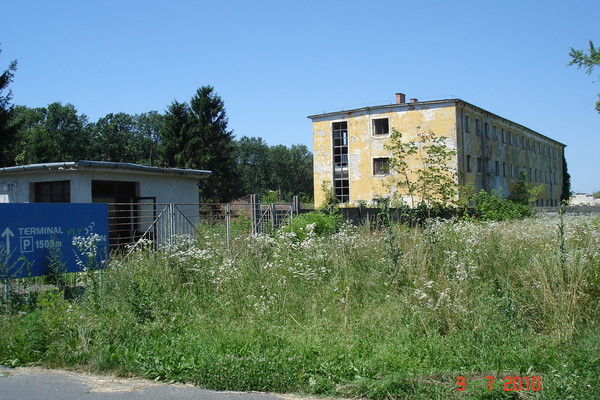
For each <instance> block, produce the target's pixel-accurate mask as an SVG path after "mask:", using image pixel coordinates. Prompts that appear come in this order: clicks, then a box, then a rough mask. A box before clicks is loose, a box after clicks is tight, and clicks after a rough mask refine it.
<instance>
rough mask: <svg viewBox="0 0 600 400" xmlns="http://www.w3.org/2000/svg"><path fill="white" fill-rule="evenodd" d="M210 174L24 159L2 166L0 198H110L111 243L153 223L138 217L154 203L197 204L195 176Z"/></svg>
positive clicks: (44, 200) (32, 200)
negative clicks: (29, 162) (11, 164)
mask: <svg viewBox="0 0 600 400" xmlns="http://www.w3.org/2000/svg"><path fill="white" fill-rule="evenodd" d="M210 175H211V172H210V171H203V170H192V169H179V168H160V167H150V166H144V165H138V164H128V163H117V162H104V161H77V162H60V163H45V164H31V165H22V166H16V167H7V168H0V203H109V221H110V224H111V227H110V229H111V232H110V235H111V244H115V243H116V242H128V241H131V239H133V238H136V237H139V236H140V235H141V233H143V232H145V231H147V230H148V229H150V228H152V229H156V226H153V227H150V224H151V223H152V221H153V219H152V218H142V217H144V216H148V217H151V216H153V215H155V214H156V210H157V208H156V204H157V203H190V204H198V202H199V197H198V184H199V181H201V180H204V179H207V178H208V177H209V176H210ZM0 206H1V205H0ZM154 236H156V235H154Z"/></svg>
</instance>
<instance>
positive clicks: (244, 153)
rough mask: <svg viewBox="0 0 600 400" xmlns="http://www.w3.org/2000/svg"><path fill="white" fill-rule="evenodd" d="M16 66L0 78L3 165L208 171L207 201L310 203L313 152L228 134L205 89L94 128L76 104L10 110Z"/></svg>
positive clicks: (217, 104)
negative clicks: (81, 163) (262, 198)
mask: <svg viewBox="0 0 600 400" xmlns="http://www.w3.org/2000/svg"><path fill="white" fill-rule="evenodd" d="M15 71H16V62H12V63H11V64H10V65H9V68H8V69H7V70H5V71H4V73H3V74H2V75H0V166H2V167H6V166H13V165H26V164H36V163H46V162H62V161H78V160H95V161H112V162H125V163H136V164H143V165H150V166H159V167H172V168H192V169H203V170H210V171H212V172H213V174H212V175H211V177H210V178H209V179H208V180H207V181H205V182H203V183H202V185H201V187H200V192H201V193H200V198H201V199H202V201H221V202H226V201H231V200H233V199H236V198H239V197H243V196H246V195H248V194H253V193H259V194H263V195H267V197H268V198H269V199H270V200H273V201H277V200H281V201H289V200H290V199H291V197H292V196H293V195H303V196H304V197H305V200H307V201H309V199H310V198H311V197H312V190H313V183H312V153H311V152H310V151H309V150H308V148H307V147H306V146H305V145H292V146H291V147H287V146H283V145H276V146H269V145H268V144H267V143H266V142H265V141H264V140H263V139H261V138H256V137H246V136H242V137H241V138H240V139H238V140H236V139H235V138H234V135H233V132H232V131H231V130H229V129H228V126H227V125H228V118H227V113H226V109H225V105H224V102H223V100H222V99H221V98H220V97H219V96H218V95H217V94H216V93H215V91H214V88H213V87H211V86H202V87H200V88H199V89H198V90H197V91H196V93H195V94H194V95H193V96H192V97H191V99H190V101H189V102H178V101H173V102H172V103H171V104H170V105H168V106H167V108H166V110H165V111H164V112H163V113H159V112H157V111H149V112H146V113H142V114H135V115H131V114H127V113H123V112H120V113H114V114H113V113H111V114H108V115H106V116H104V117H102V118H100V119H98V121H96V122H90V121H89V119H88V117H87V116H86V115H85V114H81V113H79V112H78V111H77V109H76V108H75V106H73V105H72V104H61V103H60V102H55V103H52V104H49V105H48V106H47V107H40V108H30V107H27V106H22V105H13V104H11V92H10V90H8V85H9V84H10V83H11V81H12V79H13V76H14V72H15Z"/></svg>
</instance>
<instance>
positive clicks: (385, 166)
mask: <svg viewBox="0 0 600 400" xmlns="http://www.w3.org/2000/svg"><path fill="white" fill-rule="evenodd" d="M389 173H390V159H389V158H388V157H385V158H374V159H373V175H386V174H389Z"/></svg>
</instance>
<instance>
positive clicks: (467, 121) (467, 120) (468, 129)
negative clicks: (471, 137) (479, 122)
mask: <svg viewBox="0 0 600 400" xmlns="http://www.w3.org/2000/svg"><path fill="white" fill-rule="evenodd" d="M465 132H467V133H469V132H471V117H469V116H468V115H465Z"/></svg>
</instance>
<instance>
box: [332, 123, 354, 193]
mask: <svg viewBox="0 0 600 400" xmlns="http://www.w3.org/2000/svg"><path fill="white" fill-rule="evenodd" d="M331 127H332V136H333V194H334V195H335V197H336V198H337V199H338V200H339V201H340V202H341V203H347V202H349V201H350V176H349V174H348V122H346V121H342V122H334V123H333V124H332V126H331Z"/></svg>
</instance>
